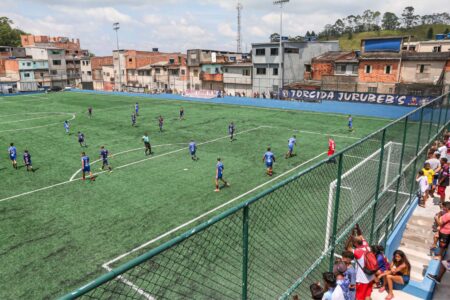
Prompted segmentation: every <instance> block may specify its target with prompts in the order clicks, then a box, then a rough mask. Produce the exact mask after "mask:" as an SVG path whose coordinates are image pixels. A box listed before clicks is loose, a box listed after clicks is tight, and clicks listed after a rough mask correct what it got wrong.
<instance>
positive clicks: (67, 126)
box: [64, 120, 70, 135]
mask: <svg viewBox="0 0 450 300" xmlns="http://www.w3.org/2000/svg"><path fill="white" fill-rule="evenodd" d="M64 129H65V130H66V134H69V135H70V124H69V121H67V120H66V121H64Z"/></svg>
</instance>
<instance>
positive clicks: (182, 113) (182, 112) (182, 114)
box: [180, 107, 184, 120]
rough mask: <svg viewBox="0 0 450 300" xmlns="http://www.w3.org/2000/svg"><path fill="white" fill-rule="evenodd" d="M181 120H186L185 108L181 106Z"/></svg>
mask: <svg viewBox="0 0 450 300" xmlns="http://www.w3.org/2000/svg"><path fill="white" fill-rule="evenodd" d="M180 120H184V108H183V107H181V108H180Z"/></svg>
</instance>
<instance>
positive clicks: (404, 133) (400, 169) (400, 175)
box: [392, 116, 409, 222]
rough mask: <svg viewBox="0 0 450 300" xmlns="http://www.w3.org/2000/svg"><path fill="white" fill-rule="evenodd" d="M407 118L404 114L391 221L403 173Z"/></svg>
mask: <svg viewBox="0 0 450 300" xmlns="http://www.w3.org/2000/svg"><path fill="white" fill-rule="evenodd" d="M408 118H409V116H406V118H405V126H404V127H403V140H402V151H401V153H400V163H399V167H398V175H399V177H398V179H397V187H396V188H395V200H394V209H393V213H392V215H393V216H394V217H393V222H395V212H396V210H397V202H398V192H399V190H400V182H401V179H402V175H403V156H404V155H405V145H406V132H407V129H408Z"/></svg>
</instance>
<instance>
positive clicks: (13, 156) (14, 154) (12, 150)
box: [8, 143, 18, 170]
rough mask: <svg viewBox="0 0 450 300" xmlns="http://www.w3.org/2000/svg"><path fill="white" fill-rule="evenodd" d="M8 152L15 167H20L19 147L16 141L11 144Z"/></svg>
mask: <svg viewBox="0 0 450 300" xmlns="http://www.w3.org/2000/svg"><path fill="white" fill-rule="evenodd" d="M8 154H9V159H10V160H11V162H12V166H13V168H14V169H16V170H17V169H18V168H17V160H16V159H17V148H16V146H14V143H11V144H9V147H8Z"/></svg>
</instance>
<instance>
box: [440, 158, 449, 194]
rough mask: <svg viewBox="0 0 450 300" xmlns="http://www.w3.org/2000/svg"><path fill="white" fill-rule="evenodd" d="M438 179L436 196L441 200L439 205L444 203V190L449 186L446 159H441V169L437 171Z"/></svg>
mask: <svg viewBox="0 0 450 300" xmlns="http://www.w3.org/2000/svg"><path fill="white" fill-rule="evenodd" d="M438 173H439V178H438V194H439V198H440V200H441V203H444V201H445V190H446V189H447V186H448V185H449V182H450V180H449V177H450V172H449V165H448V162H447V158H446V157H443V158H441V167H440V168H439V170H438Z"/></svg>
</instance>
